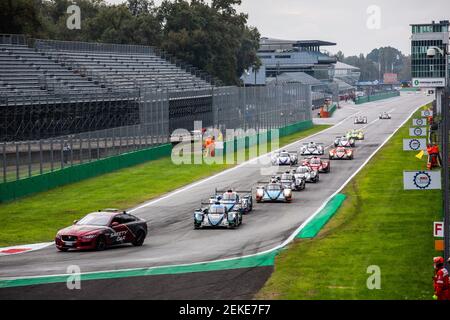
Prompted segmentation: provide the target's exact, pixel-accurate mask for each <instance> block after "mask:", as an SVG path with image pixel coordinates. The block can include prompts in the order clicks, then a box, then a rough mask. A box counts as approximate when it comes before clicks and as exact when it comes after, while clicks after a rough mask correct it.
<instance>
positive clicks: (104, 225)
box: [55, 209, 147, 251]
mask: <svg viewBox="0 0 450 320" xmlns="http://www.w3.org/2000/svg"><path fill="white" fill-rule="evenodd" d="M146 237H147V223H146V222H145V220H142V219H140V218H138V217H135V216H133V215H131V214H128V213H126V212H125V211H119V210H116V209H105V210H102V211H98V212H93V213H90V214H88V215H86V216H85V217H84V218H83V219H81V220H79V221H77V220H75V221H74V224H73V225H72V226H70V227H67V228H65V229H62V230H59V231H58V233H57V234H56V237H55V245H56V248H57V249H58V250H60V251H68V250H70V249H73V250H99V251H101V250H105V249H106V248H107V247H110V246H113V245H118V244H124V243H131V244H133V245H134V246H142V244H143V243H144V240H145V238H146Z"/></svg>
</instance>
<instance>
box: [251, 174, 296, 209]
mask: <svg viewBox="0 0 450 320" xmlns="http://www.w3.org/2000/svg"><path fill="white" fill-rule="evenodd" d="M291 201H292V189H290V188H285V187H284V186H283V185H282V184H281V182H279V181H278V180H277V179H272V180H271V181H270V182H269V183H266V182H260V185H259V186H258V187H257V188H256V202H258V203H260V202H291Z"/></svg>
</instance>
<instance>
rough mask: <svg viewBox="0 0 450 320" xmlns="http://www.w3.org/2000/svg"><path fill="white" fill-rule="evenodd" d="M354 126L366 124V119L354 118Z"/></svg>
mask: <svg viewBox="0 0 450 320" xmlns="http://www.w3.org/2000/svg"><path fill="white" fill-rule="evenodd" d="M354 124H367V117H366V116H358V117H355V121H354Z"/></svg>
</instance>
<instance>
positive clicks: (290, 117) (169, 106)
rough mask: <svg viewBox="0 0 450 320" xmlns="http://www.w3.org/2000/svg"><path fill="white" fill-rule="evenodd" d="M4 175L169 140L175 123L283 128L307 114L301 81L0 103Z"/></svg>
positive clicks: (306, 88) (25, 173) (55, 166)
mask: <svg viewBox="0 0 450 320" xmlns="http://www.w3.org/2000/svg"><path fill="white" fill-rule="evenodd" d="M0 108H1V109H2V111H1V113H0V114H1V116H0V128H1V129H2V130H1V132H0V155H1V158H0V161H1V167H0V168H1V170H2V174H1V177H2V180H1V181H0V183H1V182H8V181H15V180H19V179H23V178H27V177H31V176H34V175H40V174H44V173H46V172H51V171H55V170H60V169H63V168H65V167H68V166H73V165H77V164H81V163H85V162H91V161H96V160H99V159H102V158H106V157H110V156H115V155H119V154H123V153H127V152H133V151H137V150H142V149H147V148H150V147H154V146H158V145H162V144H167V143H170V141H171V140H170V134H171V132H173V131H174V130H175V129H180V128H183V129H186V130H189V131H191V130H193V129H194V121H202V126H203V127H205V128H208V127H214V128H218V129H221V130H222V131H223V132H225V129H243V130H248V129H255V130H256V132H261V131H264V130H270V129H277V128H282V127H285V126H288V125H291V124H294V123H298V122H301V121H305V120H311V118H312V111H311V89H310V87H309V86H306V85H301V84H282V85H277V86H270V87H245V88H244V87H218V88H213V89H204V90H193V91H183V92H174V91H168V90H157V91H155V90H153V89H152V90H150V89H146V88H139V89H138V90H137V91H135V92H132V93H129V94H126V95H122V96H120V97H115V96H114V97H112V98H108V97H106V96H99V97H97V98H96V99H90V97H84V99H81V98H79V97H73V98H71V97H65V99H64V101H55V98H54V97H52V98H51V99H50V98H49V101H45V98H41V99H40V100H39V101H38V103H33V102H32V101H30V102H27V103H23V102H22V101H18V102H17V104H11V103H10V104H8V105H0Z"/></svg>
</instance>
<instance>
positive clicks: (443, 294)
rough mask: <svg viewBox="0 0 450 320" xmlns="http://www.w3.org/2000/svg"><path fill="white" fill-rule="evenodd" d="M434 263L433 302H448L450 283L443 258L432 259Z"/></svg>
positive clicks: (449, 298)
mask: <svg viewBox="0 0 450 320" xmlns="http://www.w3.org/2000/svg"><path fill="white" fill-rule="evenodd" d="M433 263H434V277H433V282H434V296H433V299H434V300H450V292H449V291H450V288H449V285H450V282H449V277H448V270H447V269H446V268H445V267H444V258H442V257H435V258H433Z"/></svg>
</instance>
